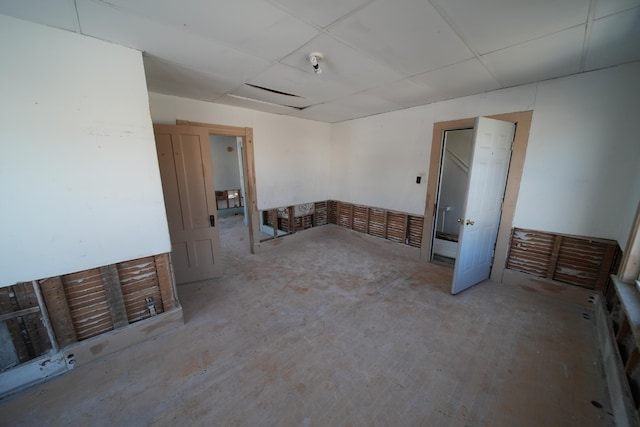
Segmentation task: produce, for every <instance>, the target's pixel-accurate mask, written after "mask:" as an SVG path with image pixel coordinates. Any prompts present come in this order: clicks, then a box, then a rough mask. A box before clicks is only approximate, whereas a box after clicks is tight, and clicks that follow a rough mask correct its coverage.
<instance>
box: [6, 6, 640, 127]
mask: <svg viewBox="0 0 640 427" xmlns="http://www.w3.org/2000/svg"><path fill="white" fill-rule="evenodd" d="M0 13H2V14H6V15H10V16H14V17H17V18H20V19H25V20H28V21H33V22H37V23H41V24H45V25H49V26H53V27H57V28H62V29H66V30H69V31H74V32H77V33H81V34H84V35H87V36H91V37H96V38H99V39H103V40H107V41H110V42H113V43H117V44H120V45H124V46H128V47H131V48H134V49H138V50H141V51H142V52H143V53H144V64H145V72H146V78H147V85H148V88H149V90H150V91H152V92H157V93H162V94H168V95H176V96H180V97H186V98H192V99H199V100H204V101H211V102H216V103H221V104H229V105H236V106H241V107H245V108H250V109H255V110H260V111H267V112H271V113H276V114H284V115H290V116H295V117H302V118H307V119H312V120H318V121H326V122H339V121H343V120H349V119H353V118H359V117H365V116H369V115H373V114H377V113H383V112H388V111H394V110H399V109H402V108H407V107H413V106H416V105H423V104H429V103H432V102H436V101H441V100H445V99H451V98H458V97H461V96H467V95H473V94H476V93H481V92H486V91H491V90H495V89H499V88H504V87H510V86H517V85H521V84H525V83H531V82H536V81H541V80H546V79H551V78H556V77H561V76H565V75H570V74H575V73H581V72H586V71H591V70H596V69H600V68H604V67H610V66H615V65H619V64H624V63H628V62H633V61H638V60H640V0H555V1H547V0H545V1H532V0H315V1H312V0H224V1H223V0H181V1H177V0H109V1H101V0H75V1H74V0H0ZM312 52H321V53H322V54H323V55H324V58H323V59H322V60H321V62H320V68H321V70H322V73H321V74H316V73H314V71H313V68H312V66H311V63H310V62H309V59H308V57H309V54H310V53H312ZM265 89H268V90H265ZM276 92H282V93H276Z"/></svg>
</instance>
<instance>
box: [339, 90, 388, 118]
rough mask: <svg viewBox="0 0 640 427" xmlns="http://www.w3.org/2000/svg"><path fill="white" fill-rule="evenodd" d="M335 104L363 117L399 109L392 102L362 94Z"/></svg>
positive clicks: (340, 100)
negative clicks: (351, 109)
mask: <svg viewBox="0 0 640 427" xmlns="http://www.w3.org/2000/svg"><path fill="white" fill-rule="evenodd" d="M333 104H335V105H341V106H345V107H349V108H353V109H355V110H357V111H359V112H360V113H361V114H362V116H361V117H364V116H370V115H372V114H378V113H385V112H387V111H393V110H397V109H398V105H396V104H394V103H392V102H389V101H387V100H385V99H383V98H381V97H379V96H375V95H372V94H369V93H362V92H361V93H357V94H355V95H351V96H348V97H346V98H342V99H339V100H337V101H334V102H333Z"/></svg>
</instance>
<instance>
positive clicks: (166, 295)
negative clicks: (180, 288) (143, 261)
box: [155, 254, 178, 311]
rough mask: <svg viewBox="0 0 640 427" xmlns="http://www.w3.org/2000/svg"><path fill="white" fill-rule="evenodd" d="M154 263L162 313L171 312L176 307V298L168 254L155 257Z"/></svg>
mask: <svg viewBox="0 0 640 427" xmlns="http://www.w3.org/2000/svg"><path fill="white" fill-rule="evenodd" d="M155 262H156V274H157V277H158V285H159V287H160V298H162V307H163V309H164V311H169V310H173V309H174V308H175V307H176V305H177V301H178V298H177V297H176V289H175V282H174V280H173V274H172V272H171V260H170V259H169V254H161V255H156V256H155Z"/></svg>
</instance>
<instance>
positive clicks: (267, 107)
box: [216, 95, 298, 115]
mask: <svg viewBox="0 0 640 427" xmlns="http://www.w3.org/2000/svg"><path fill="white" fill-rule="evenodd" d="M216 102H217V103H220V104H226V105H233V106H236V107H242V108H248V109H250V110H258V111H264V112H265V113H274V114H287V115H288V114H290V113H292V112H295V111H298V110H296V109H295V108H291V107H285V106H282V105H275V104H269V103H266V102H257V101H254V100H250V99H242V98H235V97H233V96H230V95H224V96H221V97H220V98H218V99H216Z"/></svg>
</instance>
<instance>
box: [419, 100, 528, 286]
mask: <svg viewBox="0 0 640 427" xmlns="http://www.w3.org/2000/svg"><path fill="white" fill-rule="evenodd" d="M532 116H533V111H522V112H516V113H506V114H498V115H493V116H487V117H488V118H491V119H496V120H502V121H505V122H511V123H514V124H516V130H515V136H514V140H513V147H512V152H511V162H510V166H509V170H508V175H507V181H506V187H505V190H504V198H503V204H502V213H501V215H500V223H499V228H498V235H497V240H496V244H495V249H494V257H493V262H492V267H491V273H490V279H491V280H493V281H496V282H502V276H503V273H504V270H505V264H506V259H507V251H508V247H509V239H510V236H511V229H512V227H513V218H514V214H515V207H516V202H517V199H518V191H519V187H520V181H521V178H522V170H523V165H524V159H525V153H526V149H527V144H528V141H529V130H530V128H531V119H532ZM474 123H475V118H467V119H460V120H451V121H446V122H437V123H434V126H433V136H432V142H431V155H430V161H429V175H428V181H427V197H426V203H425V214H424V228H423V235H422V241H423V242H424V243H423V247H422V249H421V253H420V257H421V259H422V260H423V261H425V262H432V259H433V256H434V249H435V248H434V237H435V236H436V232H437V230H438V226H440V227H441V226H442V222H441V221H442V216H443V215H441V216H440V217H438V210H439V208H440V207H441V206H442V207H446V206H448V205H447V204H442V205H439V203H438V200H439V199H438V196H439V188H440V169H441V168H440V165H441V161H442V158H443V153H444V145H445V136H446V133H447V132H449V131H458V130H464V129H471V128H473V127H474ZM447 216H449V217H451V218H452V219H454V220H455V221H456V222H457V219H458V216H457V215H453V212H451V211H449V212H445V213H444V221H445V227H446V224H447V223H448V222H449V219H448V218H447ZM461 219H463V218H461ZM445 230H446V229H445Z"/></svg>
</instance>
